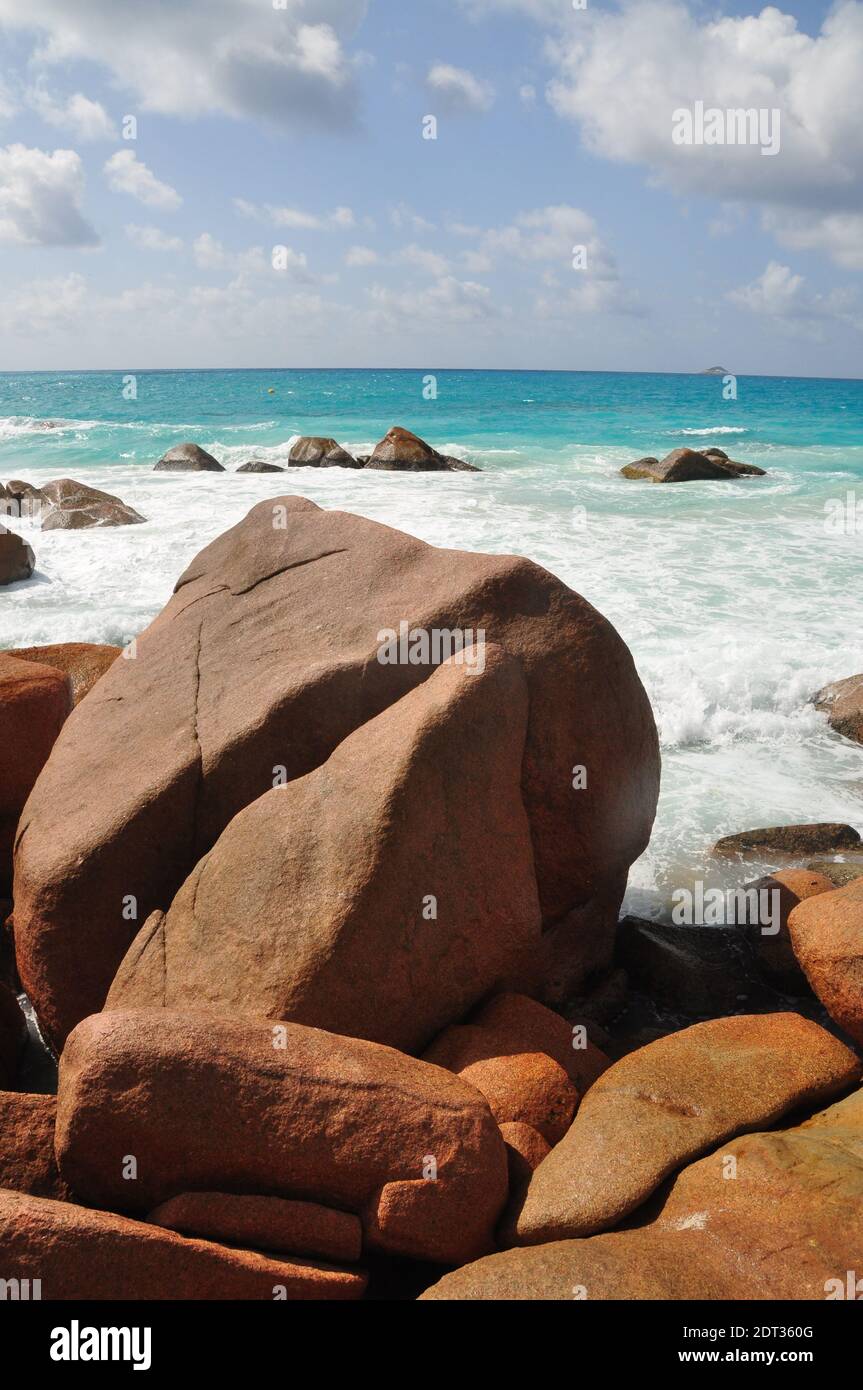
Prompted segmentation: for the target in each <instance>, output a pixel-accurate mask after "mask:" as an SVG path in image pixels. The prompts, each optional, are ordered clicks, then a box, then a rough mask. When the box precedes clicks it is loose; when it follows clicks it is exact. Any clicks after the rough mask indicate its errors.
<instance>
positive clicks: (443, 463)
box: [364, 425, 479, 473]
mask: <svg viewBox="0 0 863 1390" xmlns="http://www.w3.org/2000/svg"><path fill="white" fill-rule="evenodd" d="M364 466H365V467H366V468H383V469H390V470H392V471H396V472H403V473H428V472H433V473H447V472H463V473H478V472H479V469H478V468H475V467H474V465H473V464H472V463H464V462H463V461H462V460H461V459H453V458H451V457H450V456H449V455H448V454H439V453H438V451H437V449H433V448H432V446H431V445H430V444H427V443H426V441H425V440H424V439H420V437H419V435H416V434H412V433H411V431H410V430H405V429H402V428H401V426H400V425H393V427H392V429H391V430H389V431H388V433H387V434H385V435H384V437H383V439H381V440H380V441H379V443H377V444H376V445H375V447H374V449H373V451H372V453H371V454H370V455H369V460H368V462H367V463H366V464H365V465H364Z"/></svg>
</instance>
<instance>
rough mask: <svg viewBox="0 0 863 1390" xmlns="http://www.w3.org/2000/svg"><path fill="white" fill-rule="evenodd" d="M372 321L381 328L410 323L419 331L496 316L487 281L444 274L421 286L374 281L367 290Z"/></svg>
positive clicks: (394, 327)
mask: <svg viewBox="0 0 863 1390" xmlns="http://www.w3.org/2000/svg"><path fill="white" fill-rule="evenodd" d="M369 298H370V300H371V303H372V306H373V313H372V322H373V324H374V325H376V326H377V327H380V328H387V329H396V328H399V327H402V328H404V327H406V326H410V327H413V328H414V329H416V330H417V331H418V332H423V331H425V330H426V329H427V328H428V327H429V326H441V325H445V324H464V323H477V322H482V321H484V320H486V319H492V318H494V317H496V314H497V311H496V309H495V307H494V305H493V303H492V299H491V292H490V290H489V289H488V286H487V285H479V284H476V282H474V281H471V280H457V279H456V278H455V277H454V276H452V275H447V276H444V277H443V278H442V279H441V280H438V281H436V283H435V284H433V285H430V286H429V287H428V288H427V289H422V290H403V291H399V290H391V289H388V288H386V287H385V286H383V285H374V286H373V287H372V288H371V289H370V290H369Z"/></svg>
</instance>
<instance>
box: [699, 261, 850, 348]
mask: <svg viewBox="0 0 863 1390" xmlns="http://www.w3.org/2000/svg"><path fill="white" fill-rule="evenodd" d="M727 297H728V299H729V300H730V302H731V303H732V304H735V305H737V307H738V308H741V309H746V310H748V311H749V312H750V313H753V314H759V315H761V316H762V317H765V318H771V319H779V320H784V321H785V322H786V323H788V324H790V325H792V326H795V327H797V328H803V329H806V330H809V331H813V332H814V333H815V335H816V336H819V335H820V329H819V321H820V320H824V319H834V320H837V321H839V322H840V323H846V324H850V325H851V326H852V327H854V328H856V329H858V330H863V311H861V309H860V306H859V303H858V298H857V294H856V292H855V291H853V290H847V289H836V290H831V291H830V292H829V293H828V294H821V293H819V292H817V291H813V290H810V288H809V285H808V284H807V282H806V279H805V277H804V276H803V275H799V274H796V273H795V272H794V271H792V270H791V268H790V266H787V265H781V264H780V263H779V262H778V261H771V262H770V263H769V265H767V266H766V267H765V269H764V270H763V271H762V273H761V274H760V275H759V276H758V277H757V279H755V280H753V281H752V282H751V284H748V285H741V286H740V287H739V288H738V289H734V290H730V291H729V293H728V296H727Z"/></svg>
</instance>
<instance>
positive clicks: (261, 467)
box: [237, 459, 285, 473]
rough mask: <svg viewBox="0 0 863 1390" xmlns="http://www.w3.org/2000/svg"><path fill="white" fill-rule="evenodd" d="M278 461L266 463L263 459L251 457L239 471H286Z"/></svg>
mask: <svg viewBox="0 0 863 1390" xmlns="http://www.w3.org/2000/svg"><path fill="white" fill-rule="evenodd" d="M284 471H285V470H284V468H281V467H280V466H279V464H277V463H264V462H263V460H261V459H250V460H249V462H248V463H243V464H241V465H240V467H239V468H238V469H237V472H238V473H284Z"/></svg>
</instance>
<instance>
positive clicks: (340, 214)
mask: <svg viewBox="0 0 863 1390" xmlns="http://www.w3.org/2000/svg"><path fill="white" fill-rule="evenodd" d="M234 207H235V208H236V209H237V212H239V213H241V214H242V216H243V217H251V218H254V219H255V220H257V221H259V222H270V223H272V225H273V226H274V227H290V228H292V229H293V230H295V231H316V232H324V231H328V230H332V229H336V230H341V231H345V230H347V229H349V228H351V227H354V226H356V218H355V217H354V213H353V209H352V208H348V207H337V208H334V209H333V211H332V212H328V213H317V212H306V211H305V210H304V209H303V208H291V207H276V206H274V205H273V204H272V203H263V204H260V203H250V202H249V201H248V200H247V199H246V198H235V199H234Z"/></svg>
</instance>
